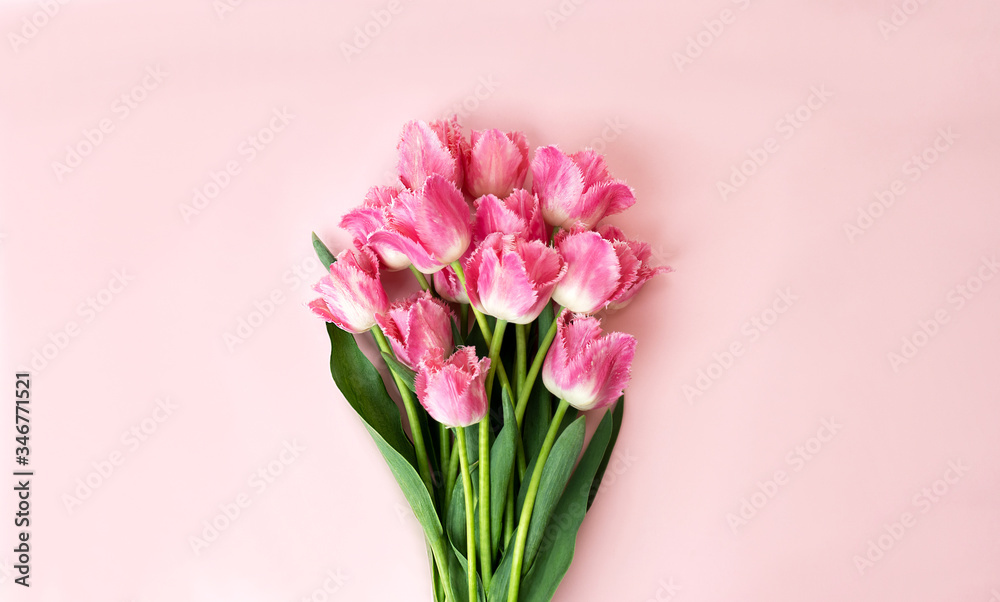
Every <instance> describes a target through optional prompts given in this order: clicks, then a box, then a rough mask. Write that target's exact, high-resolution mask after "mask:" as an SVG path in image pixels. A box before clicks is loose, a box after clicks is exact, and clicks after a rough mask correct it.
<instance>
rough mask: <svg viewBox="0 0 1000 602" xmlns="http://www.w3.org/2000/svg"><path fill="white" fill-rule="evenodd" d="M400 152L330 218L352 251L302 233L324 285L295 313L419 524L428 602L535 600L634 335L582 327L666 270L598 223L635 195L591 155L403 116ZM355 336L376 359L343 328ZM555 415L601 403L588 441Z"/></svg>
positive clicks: (562, 569) (582, 486)
mask: <svg viewBox="0 0 1000 602" xmlns="http://www.w3.org/2000/svg"><path fill="white" fill-rule="evenodd" d="M398 149H399V164H398V168H399V181H398V183H397V184H396V185H393V186H374V187H372V188H371V189H369V191H368V193H367V195H366V196H365V200H364V203H363V204H362V205H361V206H359V207H356V208H355V209H353V210H351V211H350V212H349V213H347V214H346V215H345V216H344V217H343V218H342V220H341V226H342V227H343V228H345V229H346V230H348V231H350V233H351V234H352V235H353V237H354V240H353V246H352V247H350V248H347V249H345V250H343V251H341V252H340V253H339V254H337V255H336V256H334V255H333V254H332V253H331V252H330V250H329V249H328V248H327V247H326V246H325V245H324V244H323V243H322V241H320V240H319V238H318V237H316V235H315V234H314V235H313V246H314V247H315V249H316V252H317V254H318V255H319V256H320V259H321V260H322V261H323V263H324V265H328V266H329V274H328V275H326V276H324V277H323V278H322V279H321V280H320V281H319V283H318V284H317V285H316V286H315V287H314V290H315V291H316V292H317V293H319V295H320V297H319V298H318V299H315V300H314V301H312V302H311V303H310V304H309V307H310V309H311V310H312V311H313V312H314V313H315V314H316V315H318V316H320V317H321V318H323V319H324V320H325V321H326V322H328V323H329V324H328V325H327V332H328V334H329V337H330V341H331V352H330V371H331V374H332V376H333V379H334V381H335V382H336V384H337V386H338V387H339V388H340V390H341V392H342V393H343V396H344V398H345V399H346V400H347V401H348V402H349V403H350V405H351V407H352V408H353V409H354V410H355V411H356V412H357V413H358V415H359V417H360V418H361V419H362V421H363V423H364V425H365V427H366V428H367V429H368V431H369V433H370V434H371V436H372V439H373V441H374V442H375V444H376V447H377V448H378V450H379V452H380V453H381V454H382V456H383V457H384V459H385V460H386V463H387V464H388V465H389V468H390V470H391V473H392V475H393V476H394V477H395V479H396V480H397V482H398V483H399V485H400V487H401V488H402V490H403V493H404V494H405V496H406V499H407V501H408V502H409V503H410V506H411V507H412V509H413V514H414V517H415V518H416V519H417V521H418V522H419V523H420V525H421V527H422V528H423V530H424V533H425V535H426V539H427V546H428V548H429V549H430V552H431V556H432V565H431V584H432V587H433V592H434V600H435V602H465V600H468V601H469V602H484V601H485V602H503V601H507V602H518V601H519V600H522V599H523V600H532V601H535V600H539V601H541V600H551V598H552V596H553V595H554V594H555V591H556V588H557V587H558V585H559V582H560V581H561V579H562V577H563V575H564V574H565V573H566V571H567V569H568V568H569V563H570V561H571V560H572V557H573V552H574V548H575V545H576V534H577V532H578V530H579V528H580V525H581V523H582V521H583V519H584V516H585V514H586V512H587V510H588V509H589V508H590V505H591V504H592V503H593V501H594V496H595V494H596V492H597V491H598V490H599V487H600V484H601V479H602V478H603V476H604V471H605V468H606V467H607V465H608V462H609V461H610V458H611V453H612V451H613V449H614V445H615V442H616V440H617V438H618V433H619V430H620V428H621V425H622V418H623V412H624V396H623V391H624V389H625V387H626V386H627V384H628V381H629V379H630V374H631V365H632V360H633V357H634V354H635V346H636V339H635V337H633V336H631V335H628V334H625V333H621V332H604V331H603V330H602V328H601V320H600V319H599V318H598V317H596V316H597V315H598V314H600V313H601V312H604V311H608V310H617V309H619V308H621V307H623V306H625V305H626V304H627V303H629V302H630V300H631V299H632V298H633V297H634V296H635V295H636V293H637V292H638V291H639V289H640V288H641V287H642V286H643V285H644V283H645V282H647V281H648V280H649V279H650V278H652V277H653V276H655V275H656V274H660V273H664V272H667V271H669V268H663V267H651V266H650V265H649V264H648V260H649V258H650V256H651V251H650V248H649V245H647V244H646V243H642V242H638V241H633V240H629V239H627V238H626V237H625V235H624V234H623V233H622V232H621V230H619V229H618V228H616V227H615V226H612V225H610V224H607V223H602V220H603V219H604V218H605V217H607V216H609V215H612V214H615V213H619V212H621V211H624V210H625V209H627V208H628V207H630V206H631V205H632V204H634V203H635V197H634V192H633V191H632V189H631V188H630V187H629V186H627V185H626V184H625V183H624V182H622V181H620V180H616V179H614V178H612V177H611V175H610V174H609V173H608V169H607V165H606V164H605V162H604V158H603V157H601V156H600V155H599V154H598V153H596V152H595V151H593V150H584V151H581V152H578V153H573V154H569V155H568V154H566V153H564V152H562V151H561V150H559V149H558V148H557V147H555V146H546V147H541V148H537V149H535V151H534V158H533V159H530V160H529V155H530V153H529V147H528V144H527V140H526V138H525V136H524V134H522V133H520V132H502V131H500V130H485V131H473V132H472V134H471V139H467V138H466V137H464V135H463V133H462V130H461V127H460V126H459V125H458V122H457V120H456V119H452V120H449V121H438V122H433V123H425V122H422V121H413V122H410V123H408V124H406V126H405V127H404V129H403V134H402V136H401V139H400V141H399V146H398ZM529 170H530V173H531V176H532V180H531V182H532V184H531V189H530V190H528V189H525V188H523V186H524V183H525V181H526V178H527V175H528V172H529ZM407 268H408V269H410V270H411V271H412V273H413V275H414V277H415V279H416V282H417V284H419V286H420V289H421V290H420V291H418V292H416V293H414V294H412V295H410V296H408V297H405V298H401V299H395V300H392V301H390V299H389V296H388V294H387V293H386V291H385V288H384V286H383V283H382V272H383V271H397V270H405V269H407ZM470 311H471V312H472V314H473V316H474V317H475V319H474V320H471V319H470V317H469V312H470ZM509 324H513V325H514V331H515V332H514V341H513V342H510V341H505V340H504V339H505V334H506V331H507V330H508V329H509ZM369 330H370V331H371V332H372V336H373V337H374V339H375V342H376V343H377V345H378V348H379V351H380V352H381V358H382V360H383V364H384V365H382V364H380V365H379V366H376V365H375V363H373V362H372V361H371V360H370V359H369V358H368V356H366V355H365V354H364V353H362V351H361V350H360V348H359V347H358V342H357V340H356V339H355V338H354V336H353V335H357V334H362V333H365V332H368V331H369ZM508 338H509V337H508ZM505 342H506V343H507V345H506V346H505ZM505 360H506V364H507V366H510V367H512V372H510V373H509V375H508V372H507V370H506V368H505V365H504V364H505ZM384 369H388V372H389V374H390V375H391V378H392V382H393V384H394V385H395V388H396V389H397V390H398V392H399V397H400V399H401V401H402V406H403V410H404V411H405V413H406V423H407V424H408V425H409V432H408V433H407V432H406V431H405V430H404V426H403V421H402V420H401V414H400V409H399V407H398V406H397V404H396V402H395V401H393V398H392V397H391V396H390V393H389V385H388V381H389V379H387V378H384V377H383V376H382V374H383V373H384ZM511 377H512V379H511ZM539 377H540V378H539ZM512 380H513V382H512ZM539 380H540V381H541V382H539ZM555 400H558V403H556V401H555ZM418 402H419V403H418ZM570 406H572V407H573V408H575V410H574V413H575V412H576V411H577V410H579V411H581V412H588V411H593V412H597V411H600V410H604V412H603V414H602V415H601V416H600V417H599V420H600V423H599V424H598V425H597V427H596V429H592V430H591V432H592V435H591V437H590V438H589V440H588V442H587V444H586V445H584V443H585V441H584V439H585V433H586V432H587V429H586V421H587V420H588V419H590V420H592V419H593V418H588V417H587V415H586V414H585V415H581V416H579V417H577V418H576V419H574V420H572V421H568V420H565V419H566V414H567V412H568V411H569V407H570ZM592 416H593V415H592ZM564 421H566V422H568V424H567V425H566V426H565V427H564V425H563V422H564ZM473 426H476V427H477V428H476V430H475V431H472V430H469V427H473ZM529 467H531V470H530V472H529V470H528V468H529ZM474 471H478V473H477V476H478V480H477V481H474V480H473V479H474V475H473V472H474ZM459 478H461V484H459V481H458V479H459ZM459 488H461V492H462V493H461V499H459V496H460V494H459ZM463 523H464V524H463ZM543 541H544V545H543ZM463 542H464V546H463V545H462V544H463ZM463 547H464V548H465V549H464V553H463V550H461V549H460V548H463ZM415 597H416V596H413V598H415Z"/></svg>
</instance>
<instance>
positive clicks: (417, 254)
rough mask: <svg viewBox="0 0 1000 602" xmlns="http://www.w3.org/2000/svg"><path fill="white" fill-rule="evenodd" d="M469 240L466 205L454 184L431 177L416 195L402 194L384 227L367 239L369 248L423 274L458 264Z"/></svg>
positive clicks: (443, 179)
mask: <svg viewBox="0 0 1000 602" xmlns="http://www.w3.org/2000/svg"><path fill="white" fill-rule="evenodd" d="M471 239H472V225H471V224H470V212H469V205H468V204H467V203H466V202H465V197H463V196H462V193H461V192H460V191H459V190H458V188H456V187H455V185H454V184H452V183H451V182H449V181H448V180H446V179H445V178H444V177H442V176H440V175H436V174H435V175H432V176H430V177H428V178H427V181H426V182H424V185H423V187H422V188H421V189H420V191H418V192H414V191H411V190H404V191H403V192H401V193H400V194H399V196H398V197H397V198H396V200H395V202H394V203H393V205H392V208H391V209H390V211H389V216H388V219H387V220H386V223H385V227H384V228H383V229H381V230H377V231H375V232H372V233H371V234H370V235H369V236H368V240H369V242H370V244H371V245H373V246H376V247H378V248H379V249H382V250H383V252H386V250H391V251H393V252H396V253H402V254H403V255H406V256H407V257H408V258H409V259H410V261H411V262H412V263H413V266H414V267H415V268H417V269H418V270H420V271H421V272H423V273H424V274H433V273H434V272H436V271H438V270H440V269H441V268H442V267H444V266H446V265H448V264H450V263H451V262H453V261H456V260H458V259H459V258H461V257H462V255H464V254H465V251H466V249H468V248H469V242H470V241H471Z"/></svg>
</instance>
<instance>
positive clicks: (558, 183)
mask: <svg viewBox="0 0 1000 602" xmlns="http://www.w3.org/2000/svg"><path fill="white" fill-rule="evenodd" d="M531 173H532V177H533V178H534V179H533V182H532V190H533V192H534V193H535V194H536V195H538V201H539V203H541V206H542V215H543V216H544V217H545V221H546V222H547V223H549V224H551V225H553V226H564V225H565V226H571V225H572V223H571V222H572V219H571V218H574V217H576V215H578V214H579V211H578V210H577V206H578V205H579V201H580V195H581V194H583V190H584V186H583V173H582V172H581V171H580V168H579V167H577V165H576V163H574V162H573V160H572V159H570V158H569V157H567V156H566V155H565V154H563V152H562V151H560V150H559V149H558V148H556V147H554V146H543V147H541V148H539V149H537V150H536V151H535V158H534V159H533V160H532V162H531Z"/></svg>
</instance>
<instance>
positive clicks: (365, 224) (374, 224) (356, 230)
mask: <svg viewBox="0 0 1000 602" xmlns="http://www.w3.org/2000/svg"><path fill="white" fill-rule="evenodd" d="M398 197H399V189H398V188H395V187H392V186H373V187H372V188H370V189H369V190H368V194H366V195H365V200H364V202H363V203H362V204H361V206H360V207H357V208H355V209H352V210H351V211H350V212H348V213H347V214H345V215H344V217H342V218H341V219H340V227H341V228H343V229H345V230H347V231H348V232H350V233H351V235H352V236H353V237H354V243H355V245H358V246H362V245H370V246H371V247H372V250H373V251H375V253H376V254H377V255H378V257H379V259H381V260H382V266H383V267H385V268H386V269H387V270H389V271H396V270H402V269H405V268H408V267H410V258H409V257H407V256H406V255H405V254H403V253H400V252H399V251H397V250H396V249H395V248H394V247H390V246H387V245H384V244H377V243H375V244H372V242H371V235H372V234H374V233H375V232H378V231H379V230H384V229H385V228H386V224H387V223H388V221H389V216H390V215H391V214H392V208H393V206H394V205H395V204H396V199H397V198H398Z"/></svg>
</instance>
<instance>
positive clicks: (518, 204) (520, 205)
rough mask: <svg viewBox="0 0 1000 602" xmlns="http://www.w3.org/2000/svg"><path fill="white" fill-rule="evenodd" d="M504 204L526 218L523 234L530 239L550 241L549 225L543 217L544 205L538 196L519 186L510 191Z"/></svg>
mask: <svg viewBox="0 0 1000 602" xmlns="http://www.w3.org/2000/svg"><path fill="white" fill-rule="evenodd" d="M503 202H504V204H505V205H506V206H507V207H508V208H509V209H511V210H512V211H513V212H514V213H516V214H517V215H518V216H520V217H521V219H522V220H524V223H525V227H524V229H523V230H522V231H521V232H520V234H521V236H523V237H524V238H526V239H528V240H540V241H542V242H544V243H548V242H549V232H548V227H547V226H546V225H545V219H544V218H543V217H542V207H541V205H540V204H539V202H538V197H537V196H536V195H534V194H531V193H530V192H528V191H527V190H524V189H521V188H518V189H517V190H515V191H514V192H512V193H510V196H508V197H507V198H506V199H504V200H503Z"/></svg>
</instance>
